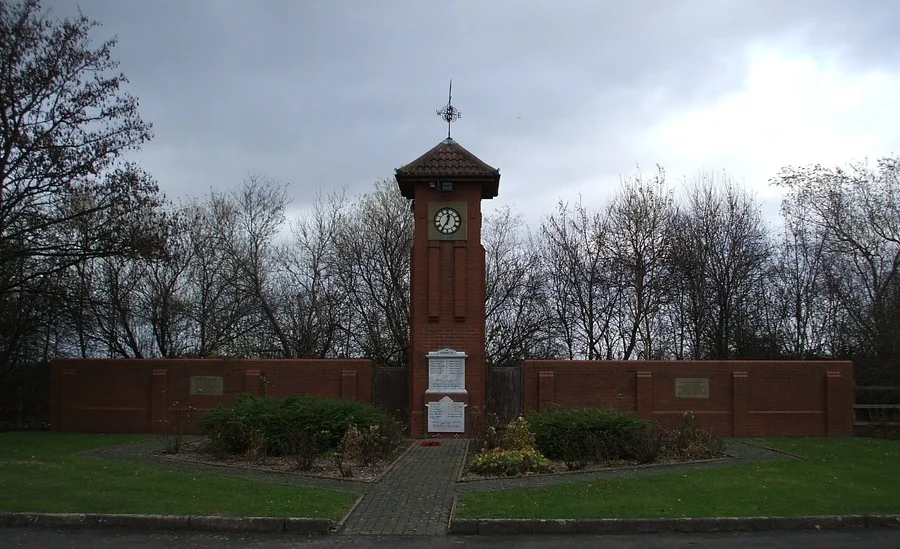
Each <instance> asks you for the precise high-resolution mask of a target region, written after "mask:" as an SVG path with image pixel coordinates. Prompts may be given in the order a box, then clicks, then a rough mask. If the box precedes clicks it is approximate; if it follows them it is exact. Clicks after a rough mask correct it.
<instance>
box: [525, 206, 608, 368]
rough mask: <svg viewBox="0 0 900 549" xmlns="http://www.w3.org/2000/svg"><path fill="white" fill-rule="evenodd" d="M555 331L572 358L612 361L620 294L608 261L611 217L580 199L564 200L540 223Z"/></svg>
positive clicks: (568, 355) (567, 353)
mask: <svg viewBox="0 0 900 549" xmlns="http://www.w3.org/2000/svg"><path fill="white" fill-rule="evenodd" d="M541 234H542V236H543V251H542V255H543V261H544V264H545V268H546V269H547V276H548V277H549V282H550V296H551V300H552V304H553V305H552V306H553V312H554V317H555V321H556V322H555V329H556V331H557V333H558V334H559V335H558V337H559V338H560V339H561V340H562V345H563V347H564V348H565V350H566V351H565V352H566V355H567V357H568V358H569V359H574V358H585V359H587V360H599V359H611V358H613V357H614V355H615V347H614V342H613V334H612V333H611V331H610V325H611V322H612V318H613V314H614V313H615V310H616V307H617V304H618V300H619V295H618V291H619V290H618V288H617V287H616V286H615V284H613V281H612V272H611V271H610V269H609V266H608V264H607V262H606V261H605V256H604V251H605V248H606V246H608V245H609V233H608V221H607V219H606V218H605V217H604V216H602V215H601V214H599V213H590V212H589V211H588V210H587V208H586V207H585V206H584V205H583V204H581V203H578V204H577V205H575V206H574V207H572V208H570V207H569V206H568V205H567V204H562V203H560V204H559V207H558V208H557V212H556V214H554V215H551V216H549V217H548V218H547V219H546V220H545V221H544V223H543V224H542V225H541Z"/></svg>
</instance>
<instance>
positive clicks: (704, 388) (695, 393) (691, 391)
mask: <svg viewBox="0 0 900 549" xmlns="http://www.w3.org/2000/svg"><path fill="white" fill-rule="evenodd" d="M675 398H709V379H708V378H705V377H677V378H675Z"/></svg>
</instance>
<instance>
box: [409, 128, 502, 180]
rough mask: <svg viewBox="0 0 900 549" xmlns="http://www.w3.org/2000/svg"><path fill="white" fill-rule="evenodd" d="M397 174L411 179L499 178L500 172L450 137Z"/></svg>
mask: <svg viewBox="0 0 900 549" xmlns="http://www.w3.org/2000/svg"><path fill="white" fill-rule="evenodd" d="M397 174H398V175H405V176H411V177H429V176H440V177H454V176H465V177H479V176H481V177H497V176H498V175H499V174H500V170H498V169H497V168H492V167H490V166H488V165H487V164H485V163H484V162H482V161H481V160H480V159H479V158H478V157H477V156H475V155H474V154H472V153H470V152H469V151H467V150H466V149H464V148H463V147H462V145H460V144H459V143H457V142H456V141H454V140H453V139H451V138H449V137H448V138H447V139H445V140H443V141H441V142H440V143H438V144H437V145H436V146H435V147H434V148H433V149H431V150H430V151H428V152H427V153H425V154H423V155H422V156H420V157H419V158H417V159H415V160H413V161H412V162H410V163H409V164H407V165H405V166H403V167H401V168H398V169H397Z"/></svg>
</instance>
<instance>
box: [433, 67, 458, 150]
mask: <svg viewBox="0 0 900 549" xmlns="http://www.w3.org/2000/svg"><path fill="white" fill-rule="evenodd" d="M452 101H453V80H452V79H451V80H450V91H449V92H448V93H447V106H446V107H444V108H443V109H438V110H437V111H435V112H437V115H438V116H440V117H441V118H443V119H444V121H445V122H447V139H450V124H452V123H454V122H456V121H457V120H459V119H460V118H462V113H461V112H459V109H457V108H456V107H454V106H453V102H452Z"/></svg>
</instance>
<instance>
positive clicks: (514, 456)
mask: <svg viewBox="0 0 900 549" xmlns="http://www.w3.org/2000/svg"><path fill="white" fill-rule="evenodd" d="M469 468H470V469H471V470H472V471H474V472H476V473H482V474H486V475H505V476H518V475H527V474H531V473H543V472H546V471H549V470H550V460H548V459H547V458H545V457H544V456H542V455H541V453H540V452H538V451H537V450H535V449H534V448H530V449H525V450H502V449H500V448H495V449H493V450H488V451H486V452H481V453H479V454H477V455H476V456H475V457H474V458H472V463H471V464H470V465H469Z"/></svg>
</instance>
